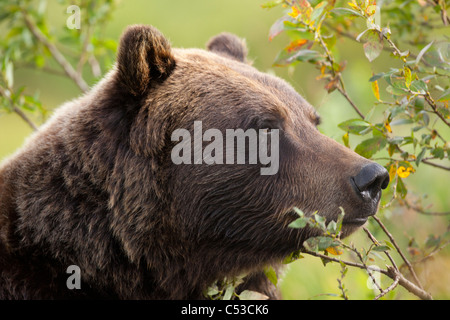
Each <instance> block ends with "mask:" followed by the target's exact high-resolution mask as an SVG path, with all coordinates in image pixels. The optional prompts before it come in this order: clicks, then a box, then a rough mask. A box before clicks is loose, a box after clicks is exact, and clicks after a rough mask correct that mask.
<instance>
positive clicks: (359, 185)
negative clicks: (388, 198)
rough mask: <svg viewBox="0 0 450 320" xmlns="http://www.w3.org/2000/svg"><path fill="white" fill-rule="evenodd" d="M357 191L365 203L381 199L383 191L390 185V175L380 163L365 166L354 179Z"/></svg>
mask: <svg viewBox="0 0 450 320" xmlns="http://www.w3.org/2000/svg"><path fill="white" fill-rule="evenodd" d="M352 180H353V182H354V184H355V187H356V191H357V192H358V193H359V194H360V195H361V196H362V198H363V199H364V200H365V201H372V200H373V199H376V198H378V197H379V195H380V193H381V189H386V188H387V186H388V184H389V173H388V172H387V170H386V169H385V168H384V167H382V166H381V165H379V164H378V163H375V162H372V163H370V164H368V165H365V166H364V167H363V168H362V169H361V170H360V171H359V173H358V174H357V175H356V176H354V177H352Z"/></svg>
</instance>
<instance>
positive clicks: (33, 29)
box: [22, 10, 89, 92]
mask: <svg viewBox="0 0 450 320" xmlns="http://www.w3.org/2000/svg"><path fill="white" fill-rule="evenodd" d="M22 16H23V18H24V20H25V24H26V26H27V28H28V29H29V30H30V31H31V33H32V34H33V36H34V37H35V38H36V39H37V40H38V41H39V42H41V43H42V44H43V45H44V46H45V47H46V48H47V49H48V50H49V51H50V53H51V55H52V56H53V58H54V59H55V60H56V62H58V64H59V65H60V66H61V67H62V68H63V69H64V72H65V73H66V74H67V76H69V78H71V79H72V80H73V81H74V82H75V83H76V84H77V86H78V87H79V88H80V89H81V91H83V92H87V91H88V90H89V86H88V85H87V83H86V82H85V81H84V80H83V78H82V77H81V76H80V75H79V74H78V73H77V72H76V71H75V70H74V69H73V67H72V65H71V64H70V63H69V62H68V61H67V60H66V58H65V57H64V56H63V55H62V54H61V52H60V51H59V50H58V48H56V46H55V45H54V44H53V43H51V42H50V41H49V40H48V39H47V37H46V36H45V35H44V34H43V33H42V32H41V30H39V28H38V27H37V26H36V25H35V24H34V22H33V21H32V20H31V18H30V16H29V15H28V13H27V12H26V11H25V10H22Z"/></svg>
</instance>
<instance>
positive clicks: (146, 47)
mask: <svg viewBox="0 0 450 320" xmlns="http://www.w3.org/2000/svg"><path fill="white" fill-rule="evenodd" d="M174 68H175V58H174V57H173V55H172V51H171V48H170V44H169V41H168V40H167V39H166V38H165V37H164V36H163V35H162V34H161V33H160V32H159V31H158V30H157V29H156V28H154V27H151V26H146V25H133V26H130V27H128V28H127V29H126V30H125V32H124V33H123V35H122V37H121V39H120V45H119V51H118V55H117V69H118V78H119V82H120V83H121V85H123V86H124V87H125V88H126V89H127V91H129V92H130V93H131V94H133V95H135V96H138V95H142V94H144V93H145V92H146V91H147V89H148V88H149V87H150V86H151V84H152V82H159V83H161V82H163V81H164V80H165V79H166V78H167V77H168V76H169V75H170V73H171V72H172V71H173V69H174Z"/></svg>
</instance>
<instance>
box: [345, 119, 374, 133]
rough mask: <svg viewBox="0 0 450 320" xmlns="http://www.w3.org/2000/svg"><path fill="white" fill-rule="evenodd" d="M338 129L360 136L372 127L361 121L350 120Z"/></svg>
mask: <svg viewBox="0 0 450 320" xmlns="http://www.w3.org/2000/svg"><path fill="white" fill-rule="evenodd" d="M338 127H339V128H340V129H342V130H344V131H346V132H349V133H352V134H358V135H359V134H360V133H361V132H362V131H364V130H365V129H367V128H368V127H370V123H369V122H367V121H364V120H361V119H350V120H346V121H344V122H341V123H340V124H338Z"/></svg>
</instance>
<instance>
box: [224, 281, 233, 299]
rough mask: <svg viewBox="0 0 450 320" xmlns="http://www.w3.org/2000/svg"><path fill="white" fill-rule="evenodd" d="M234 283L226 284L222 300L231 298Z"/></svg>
mask: <svg viewBox="0 0 450 320" xmlns="http://www.w3.org/2000/svg"><path fill="white" fill-rule="evenodd" d="M234 289H235V288H234V285H232V284H229V285H228V286H227V288H226V289H225V293H224V295H223V300H231V298H232V297H233V293H234Z"/></svg>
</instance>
